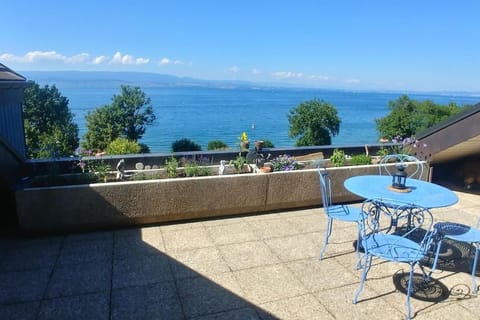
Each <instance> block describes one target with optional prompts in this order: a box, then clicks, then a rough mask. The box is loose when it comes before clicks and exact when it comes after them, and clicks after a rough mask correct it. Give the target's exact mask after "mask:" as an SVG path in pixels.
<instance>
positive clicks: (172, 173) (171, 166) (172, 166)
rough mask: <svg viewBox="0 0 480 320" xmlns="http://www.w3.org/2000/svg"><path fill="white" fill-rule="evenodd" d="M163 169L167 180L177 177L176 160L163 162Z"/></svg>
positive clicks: (171, 159) (172, 158)
mask: <svg viewBox="0 0 480 320" xmlns="http://www.w3.org/2000/svg"><path fill="white" fill-rule="evenodd" d="M165 167H166V170H167V176H168V177H169V178H176V177H177V168H178V160H177V159H175V158H174V157H171V158H170V159H167V160H165Z"/></svg>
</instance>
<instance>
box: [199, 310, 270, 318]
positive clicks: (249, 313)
mask: <svg viewBox="0 0 480 320" xmlns="http://www.w3.org/2000/svg"><path fill="white" fill-rule="evenodd" d="M262 319H264V318H260V316H259V315H258V313H257V312H256V311H255V309H253V308H241V309H236V310H231V311H225V312H218V313H214V314H209V315H206V316H200V317H194V318H192V320H262Z"/></svg>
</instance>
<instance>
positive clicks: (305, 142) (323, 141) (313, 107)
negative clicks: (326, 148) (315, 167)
mask: <svg viewBox="0 0 480 320" xmlns="http://www.w3.org/2000/svg"><path fill="white" fill-rule="evenodd" d="M288 122H289V123H290V127H289V128H290V131H289V136H290V137H291V138H294V137H299V138H298V139H297V141H296V142H295V145H296V146H314V145H330V144H332V136H336V135H338V133H339V131H340V123H341V120H340V118H339V117H338V115H337V110H336V109H335V107H334V106H333V105H332V104H330V103H328V102H325V101H323V100H321V101H319V100H317V99H313V100H309V101H305V102H302V103H301V104H299V105H298V106H297V107H295V108H293V109H291V110H290V111H289V114H288Z"/></svg>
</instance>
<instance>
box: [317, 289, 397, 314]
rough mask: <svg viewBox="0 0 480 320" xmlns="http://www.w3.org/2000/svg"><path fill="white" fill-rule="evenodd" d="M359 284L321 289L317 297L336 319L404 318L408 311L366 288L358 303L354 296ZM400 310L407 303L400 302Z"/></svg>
mask: <svg viewBox="0 0 480 320" xmlns="http://www.w3.org/2000/svg"><path fill="white" fill-rule="evenodd" d="M357 287H358V285H356V284H354V285H348V286H343V287H338V288H334V289H328V290H321V291H318V292H316V293H315V297H316V298H317V299H318V301H320V302H321V304H322V305H323V306H324V307H325V308H326V309H327V310H328V312H329V313H331V314H333V315H335V317H336V319H346V320H351V319H369V320H385V319H389V320H397V319H398V320H400V319H402V320H404V319H405V317H406V313H405V312H402V311H399V309H397V308H394V307H392V306H391V305H390V304H388V303H387V302H386V301H385V300H384V299H383V298H382V297H381V296H378V295H377V294H376V293H374V292H372V291H368V290H365V292H363V295H362V296H361V298H360V299H359V301H358V302H357V303H356V304H353V303H352V301H353V297H354V294H355V292H356V290H357ZM399 308H400V310H404V309H405V310H406V307H405V304H402V303H400V305H399Z"/></svg>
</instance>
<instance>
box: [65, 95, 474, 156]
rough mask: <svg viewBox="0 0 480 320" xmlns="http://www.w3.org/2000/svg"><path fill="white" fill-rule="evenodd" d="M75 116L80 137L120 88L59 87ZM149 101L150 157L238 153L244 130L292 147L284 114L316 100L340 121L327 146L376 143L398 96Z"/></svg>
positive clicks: (466, 100) (444, 100) (439, 99)
mask: <svg viewBox="0 0 480 320" xmlns="http://www.w3.org/2000/svg"><path fill="white" fill-rule="evenodd" d="M58 89H59V90H60V92H61V94H62V95H63V96H66V97H67V98H68V99H69V101H70V103H69V107H70V109H71V111H72V112H73V113H74V114H75V121H76V123H77V124H78V125H79V129H80V137H82V136H83V135H84V134H85V132H86V128H85V115H86V114H87V112H88V111H91V110H94V109H95V108H98V107H100V106H103V105H106V104H110V103H111V99H112V96H113V95H114V94H119V93H120V88H119V87H115V88H61V87H60V86H58ZM142 90H143V91H144V92H145V93H146V94H147V96H148V97H149V98H150V99H151V101H152V105H153V107H154V112H155V115H156V116H157V120H156V121H155V123H154V125H152V126H148V127H147V130H146V133H145V135H144V137H143V138H142V140H141V142H143V143H145V144H147V145H148V146H149V147H150V150H151V152H170V151H171V144H172V142H173V141H175V140H178V139H181V138H189V139H191V140H193V141H194V142H196V143H198V144H200V145H201V146H202V150H206V149H207V144H208V142H209V141H212V140H222V141H224V142H225V143H226V144H227V145H228V146H229V147H231V148H237V146H238V137H239V136H240V135H241V133H242V132H243V131H245V132H246V133H247V135H248V137H249V138H250V141H254V140H258V139H268V140H270V141H272V142H273V144H274V145H275V147H292V146H294V144H295V139H292V138H289V136H288V130H289V127H288V126H289V124H288V119H287V114H288V111H289V110H290V109H291V108H294V107H296V106H297V105H299V104H300V103H302V102H304V101H308V100H311V99H313V98H317V99H319V100H324V101H326V102H330V103H331V104H333V105H334V106H335V108H336V109H337V110H338V115H339V117H340V119H341V121H342V122H341V125H340V133H339V135H338V136H335V137H333V139H332V145H338V146H342V145H361V144H372V143H377V142H378V139H379V136H378V133H377V131H376V129H375V119H377V118H380V117H384V116H385V115H387V114H388V113H389V109H388V102H389V101H393V100H396V99H397V98H398V97H399V96H400V95H401V94H399V93H381V92H349V91H334V90H319V89H293V88H274V89H272V88H206V87H167V88H163V87H162V88H158V87H156V88H148V87H146V88H143V87H142ZM408 96H409V97H410V98H411V99H414V100H425V99H430V100H432V101H434V102H435V103H440V104H448V103H450V102H455V103H457V104H458V105H464V104H476V103H478V102H480V97H479V96H453V95H447V94H446V95H429V94H408Z"/></svg>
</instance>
